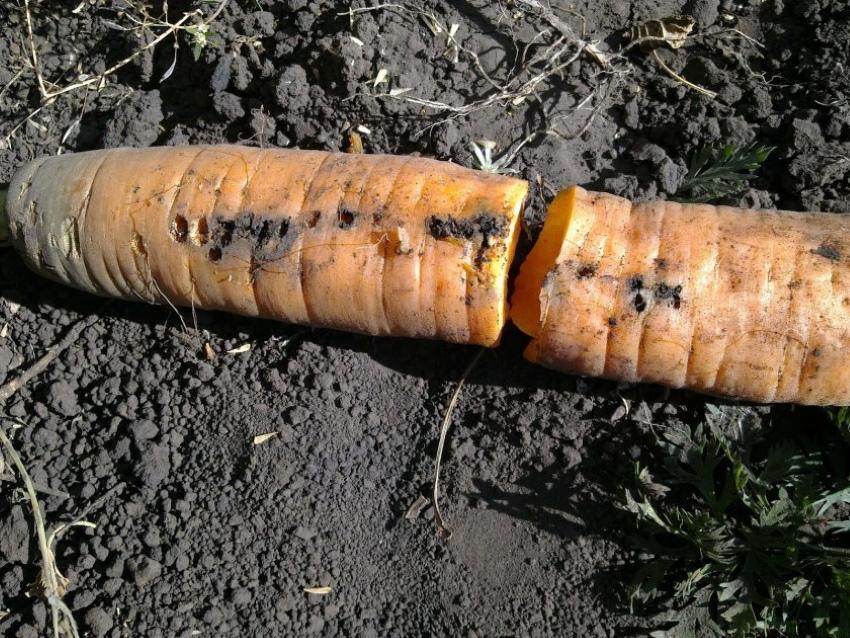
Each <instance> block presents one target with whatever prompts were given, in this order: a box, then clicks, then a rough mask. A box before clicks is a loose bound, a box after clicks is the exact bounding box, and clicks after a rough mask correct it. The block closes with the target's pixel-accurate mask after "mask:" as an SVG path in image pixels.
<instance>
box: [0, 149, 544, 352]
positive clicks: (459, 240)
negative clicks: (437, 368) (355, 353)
mask: <svg viewBox="0 0 850 638" xmlns="http://www.w3.org/2000/svg"><path fill="white" fill-rule="evenodd" d="M526 192H527V184H526V182H524V181H522V180H518V179H513V178H508V177H503V176H499V175H493V174H488V173H482V172H478V171H473V170H470V169H465V168H462V167H459V166H457V165H454V164H450V163H446V162H438V161H435V160H429V159H425V158H419V157H395V156H387V155H361V154H341V153H326V152H320V151H301V150H279V149H256V148H249V147H243V146H227V145H222V146H194V147H173V148H146V149H111V150H102V151H90V152H85V153H78V154H70V155H62V156H58V157H50V158H42V159H38V160H35V161H34V162H31V163H30V164H27V165H26V166H24V167H23V168H21V169H20V170H19V171H18V172H17V173H16V174H15V176H14V178H13V181H12V183H11V185H10V188H9V192H8V201H7V203H6V216H7V224H8V232H9V235H10V239H11V243H12V244H13V246H14V247H15V248H16V249H17V251H18V252H19V253H20V254H21V256H22V257H23V259H24V261H25V262H26V263H27V265H28V266H29V267H30V268H31V269H33V270H35V271H36V272H38V273H40V274H43V275H46V276H48V277H50V278H51V279H54V280H56V281H59V282H61V283H64V284H68V285H70V286H74V287H76V288H79V289H82V290H86V291H89V292H92V293H95V294H99V295H103V296H109V297H117V298H123V299H138V300H141V301H146V302H151V303H165V302H170V303H172V304H175V305H182V306H195V307H197V308H205V309H210V310H224V311H228V312H234V313H238V314H242V315H247V316H256V317H266V318H272V319H278V320H281V321H286V322H292V323H300V324H305V325H310V326H316V327H328V328H336V329H340V330H348V331H354V332H361V333H366V334H372V335H398V336H409V337H426V338H437V339H443V340H446V341H452V342H459V343H474V344H480V345H485V346H493V345H495V344H497V343H498V341H499V337H500V334H501V330H502V327H503V325H504V323H505V321H506V316H507V301H506V300H507V272H508V267H509V265H510V263H511V260H512V257H513V252H514V248H515V245H516V240H517V223H518V220H519V217H520V213H521V211H522V207H523V204H524V201H525V196H526Z"/></svg>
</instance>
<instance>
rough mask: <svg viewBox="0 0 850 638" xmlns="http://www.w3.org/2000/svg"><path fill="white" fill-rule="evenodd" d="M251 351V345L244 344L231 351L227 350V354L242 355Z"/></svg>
mask: <svg viewBox="0 0 850 638" xmlns="http://www.w3.org/2000/svg"><path fill="white" fill-rule="evenodd" d="M250 349H251V344H250V343H243V344H241V345H238V346H235V347H233V348H231V349H230V350H226V351H225V352H227V354H242V353H243V352H248V351H249V350H250Z"/></svg>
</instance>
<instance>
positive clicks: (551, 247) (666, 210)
mask: <svg viewBox="0 0 850 638" xmlns="http://www.w3.org/2000/svg"><path fill="white" fill-rule="evenodd" d="M848 237H850V218H848V217H846V216H841V215H835V214H826V213H790V212H785V211H779V212H777V211H764V210H742V209H737V208H729V207H725V206H709V205H693V204H677V203H671V202H646V203H640V204H633V203H632V202H630V201H628V200H625V199H622V198H619V197H615V196H613V195H607V194H603V193H593V192H588V191H585V190H583V189H581V188H579V187H572V188H570V189H568V190H565V191H563V192H561V193H560V194H559V195H558V196H557V197H556V198H555V200H554V201H553V202H552V204H551V207H550V209H549V213H548V217H547V220H546V223H545V225H544V228H543V230H542V233H541V237H540V239H539V240H538V242H537V244H536V245H535V247H534V248H533V250H532V252H531V254H530V255H529V258H528V259H527V261H525V263H524V264H523V265H522V268H521V270H520V274H519V276H518V278H517V281H516V288H515V293H514V295H513V298H512V310H511V317H512V320H513V321H514V322H515V323H516V324H517V325H518V326H519V327H520V328H521V329H522V330H523V331H524V332H525V333H527V334H528V335H530V336H531V337H533V340H532V342H531V343H530V344H529V346H528V348H527V350H526V353H525V354H526V357H527V358H528V359H530V360H531V361H535V362H538V363H541V364H543V365H546V366H549V367H552V368H556V369H559V370H563V371H566V372H570V373H575V374H580V375H587V376H599V377H606V378H609V379H614V380H617V381H624V382H636V381H643V382H651V383H659V384H664V385H667V386H670V387H674V388H682V387H684V388H689V389H691V390H695V391H699V392H704V393H709V394H713V395H721V396H727V397H735V398H742V399H747V400H751V401H757V402H774V401H777V402H794V403H803V404H816V405H847V404H848V403H850V365H848V359H847V352H850V331H848V329H849V328H850V289H848V283H850V239H848Z"/></svg>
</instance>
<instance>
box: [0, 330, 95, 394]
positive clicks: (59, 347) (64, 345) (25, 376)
mask: <svg viewBox="0 0 850 638" xmlns="http://www.w3.org/2000/svg"><path fill="white" fill-rule="evenodd" d="M98 319H99V317H98V316H97V315H96V314H94V315H90V316H88V317H83V318H82V319H80V320H79V321H77V323H75V324H74V325H73V326H71V328H70V329H69V330H68V332H66V333H65V336H64V337H62V339H61V340H60V341H59V342H58V343H56V344H55V345H53V346H51V348H50V349H49V350H48V351H47V352H46V353H44V354H43V355H42V356H41V357H40V358H39V359H38V360H37V361H36V362H35V363H33V364H32V365H31V366H30V367H28V368H27V369H26V370H24V371H23V372H22V373H21V374H20V375H19V376H17V377H16V378H14V379H12V380H11V381H8V382H6V383H4V384H3V385H2V386H0V403H3V402H4V401H6V400H7V399H8V398H9V397H11V396H12V395H13V394H15V392H17V391H18V390H20V389H21V388H22V387H23V386H25V385H26V384H27V383H29V381H30V380H31V379H32V378H33V377H36V376H38V375H39V374H41V373H42V372H44V371H45V370H46V369H47V367H48V366H49V365H50V364H51V363H52V362H53V360H54V359H55V358H56V357H58V356H59V355H60V354H62V352H64V351H65V350H67V349H68V347H69V346H71V345H72V344H74V343H75V342H76V341H77V339H78V338H79V336H80V335H81V334H82V332H83V330H85V329H86V328H88V327H89V326H91V325H93V324H95V323H97V321H98Z"/></svg>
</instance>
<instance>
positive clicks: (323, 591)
mask: <svg viewBox="0 0 850 638" xmlns="http://www.w3.org/2000/svg"><path fill="white" fill-rule="evenodd" d="M332 591H333V589H332V588H331V587H328V586H327V585H323V586H320V587H305V588H304V593H305V594H314V595H316V596H326V595H328V594H330V593H331V592H332Z"/></svg>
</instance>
